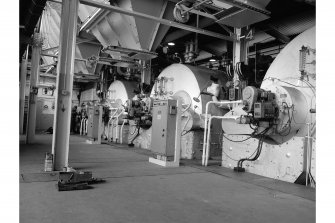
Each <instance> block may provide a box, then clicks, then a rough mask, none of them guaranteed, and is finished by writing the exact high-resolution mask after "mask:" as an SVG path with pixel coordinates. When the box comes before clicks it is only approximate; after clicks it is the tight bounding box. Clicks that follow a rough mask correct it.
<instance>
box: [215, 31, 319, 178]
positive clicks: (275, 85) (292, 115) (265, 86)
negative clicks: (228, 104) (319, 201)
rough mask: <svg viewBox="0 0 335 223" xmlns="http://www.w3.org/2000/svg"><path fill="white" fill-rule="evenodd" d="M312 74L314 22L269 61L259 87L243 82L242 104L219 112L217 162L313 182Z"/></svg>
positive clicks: (313, 79)
mask: <svg viewBox="0 0 335 223" xmlns="http://www.w3.org/2000/svg"><path fill="white" fill-rule="evenodd" d="M297 61H300V63H298V62H297ZM315 76H316V74H315V27H314V28H311V29H309V30H307V31H305V32H304V33H302V34H300V35H299V36H297V37H296V38H295V39H294V40H292V41H291V42H290V43H289V44H288V45H287V46H286V47H285V48H284V49H283V50H282V52H281V53H280V54H279V55H278V56H277V57H276V59H275V60H274V62H273V63H272V64H271V66H270V68H269V69H268V71H267V73H266V75H265V77H264V80H263V83H262V85H261V88H260V89H257V88H255V87H252V86H248V87H246V88H245V89H244V91H243V105H240V106H238V107H236V108H234V109H232V110H231V112H229V113H227V114H226V115H225V116H224V117H225V119H223V121H222V129H223V134H222V135H223V138H222V143H223V145H222V148H223V149H222V150H223V151H222V152H223V153H222V166H224V167H229V168H235V170H237V171H244V170H245V171H248V172H251V173H256V174H259V175H263V176H267V177H271V178H276V179H280V180H284V181H289V182H295V181H300V182H301V181H303V182H304V183H305V184H308V183H309V182H313V181H314V178H315V124H316V121H315V91H316V89H315ZM313 176H314V177H313ZM314 182H315V181H314Z"/></svg>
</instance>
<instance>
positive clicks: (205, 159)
mask: <svg viewBox="0 0 335 223" xmlns="http://www.w3.org/2000/svg"><path fill="white" fill-rule="evenodd" d="M315 9H316V4H315V0H314V1H313V0H26V1H23V0H22V1H21V0H20V27H19V28H20V43H19V44H20V48H19V50H20V52H19V56H20V72H19V75H20V110H19V111H20V117H19V118H20V127H19V128H20V129H19V130H20V222H34V223H36V222H234V223H235V222H248V223H250V222H257V223H259V222H304V223H308V222H315V220H316V216H315V215H316V214H315V206H316V204H315V203H316V202H315V190H316V175H315V173H316V162H315V161H316V148H315V143H316V118H315V117H316V69H315V67H316V41H315V34H316V28H315V25H316V18H315V17H316V16H315V14H316V13H315Z"/></svg>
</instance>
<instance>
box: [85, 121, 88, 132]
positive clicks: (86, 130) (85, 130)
mask: <svg viewBox="0 0 335 223" xmlns="http://www.w3.org/2000/svg"><path fill="white" fill-rule="evenodd" d="M87 121H88V119H87V118H85V135H87Z"/></svg>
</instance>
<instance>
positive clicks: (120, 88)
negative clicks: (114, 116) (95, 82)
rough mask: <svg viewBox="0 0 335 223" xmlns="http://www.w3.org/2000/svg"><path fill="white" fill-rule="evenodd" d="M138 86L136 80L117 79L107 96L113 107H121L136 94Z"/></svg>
mask: <svg viewBox="0 0 335 223" xmlns="http://www.w3.org/2000/svg"><path fill="white" fill-rule="evenodd" d="M136 88H137V83H136V82H134V81H126V80H122V81H121V80H115V81H114V82H112V83H111V85H110V86H109V88H108V94H107V98H108V99H109V101H110V102H111V104H112V106H113V107H114V106H118V107H119V106H121V105H123V104H125V103H126V101H127V100H128V99H131V98H133V97H134V96H135V93H134V90H135V89H136Z"/></svg>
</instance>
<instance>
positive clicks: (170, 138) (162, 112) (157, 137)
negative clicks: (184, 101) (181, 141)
mask: <svg viewBox="0 0 335 223" xmlns="http://www.w3.org/2000/svg"><path fill="white" fill-rule="evenodd" d="M152 115H153V117H152V136H151V151H152V152H153V153H154V154H156V155H159V156H163V157H165V158H166V159H169V157H173V156H174V151H175V135H176V116H177V100H173V99H167V100H155V101H154V102H153V108H152Z"/></svg>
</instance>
